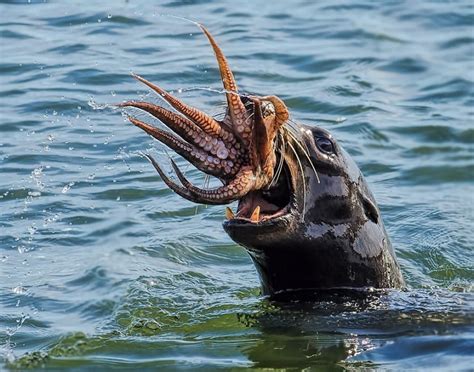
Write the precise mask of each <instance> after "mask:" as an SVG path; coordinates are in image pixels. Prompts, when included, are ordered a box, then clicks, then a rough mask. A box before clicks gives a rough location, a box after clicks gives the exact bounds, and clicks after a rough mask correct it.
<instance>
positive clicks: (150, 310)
mask: <svg viewBox="0 0 474 372" xmlns="http://www.w3.org/2000/svg"><path fill="white" fill-rule="evenodd" d="M182 17H184V18H190V19H193V20H195V21H199V22H202V23H203V24H205V25H206V26H207V27H208V29H209V30H210V31H211V32H212V33H213V35H214V36H215V38H216V39H217V41H218V42H219V44H220V45H221V47H222V49H223V50H224V53H225V54H226V55H227V57H228V59H229V62H230V64H231V67H232V69H233V70H234V73H235V75H236V78H237V81H238V83H239V86H240V88H241V90H243V91H245V92H250V93H257V94H262V95H264V94H265V95H266V94H275V95H278V96H280V97H281V98H283V99H284V100H285V102H286V103H287V105H288V107H289V108H290V110H291V114H292V117H293V119H294V120H295V121H298V122H302V123H306V124H311V125H320V126H323V127H324V128H326V129H329V130H330V131H331V132H332V133H333V134H334V135H335V136H336V138H338V139H339V141H341V142H342V143H343V145H344V147H345V148H346V150H348V152H350V153H351V155H352V156H353V157H354V159H355V160H356V162H357V163H358V164H359V166H360V167H361V169H362V170H363V172H364V174H365V175H366V177H367V179H368V181H369V183H370V186H371V188H372V191H373V192H374V194H375V195H376V198H377V200H378V203H379V205H380V207H381V210H382V214H383V218H384V221H385V224H386V227H387V229H388V231H389V234H390V237H391V240H392V243H393V245H394V248H395V250H396V253H397V255H398V258H399V261H400V264H401V266H402V269H403V273H404V276H405V279H406V281H407V285H408V288H407V290H406V291H387V292H386V293H380V294H378V293H377V294H374V296H373V297H371V298H367V299H365V300H361V301H355V300H353V299H349V298H344V297H334V298H332V297H329V298H328V299H327V300H324V301H319V302H313V303H292V304H279V303H274V302H271V301H269V300H268V299H267V298H265V297H263V296H262V295H261V294H260V291H259V282H258V277H257V274H256V271H255V269H254V267H253V265H252V263H251V261H250V259H249V257H248V256H247V254H246V253H245V251H244V250H243V249H242V248H240V247H239V246H237V245H236V244H234V243H233V242H232V241H231V240H230V239H229V237H228V236H227V235H226V234H225V232H224V231H223V229H222V227H221V222H222V220H223V219H224V210H223V209H224V208H223V207H204V206H196V205H193V204H191V203H189V202H187V201H185V200H183V199H181V198H180V197H178V196H177V195H175V194H173V193H172V192H171V191H170V190H168V189H167V187H166V186H165V185H164V184H163V182H161V180H160V179H159V177H158V176H157V174H156V173H155V172H154V170H153V168H152V167H151V166H150V164H149V163H148V162H147V161H146V160H145V159H144V158H143V156H142V153H143V152H149V153H151V154H154V155H155V156H156V157H157V158H158V159H159V160H160V161H161V162H162V163H165V164H167V163H168V162H167V154H166V152H165V151H164V148H163V147H162V146H161V145H159V144H158V143H157V142H156V141H153V140H152V139H151V138H149V137H148V136H146V135H145V134H144V133H143V132H141V131H139V130H138V129H137V128H135V127H133V126H132V125H130V124H129V123H127V121H126V120H125V118H124V117H123V115H122V113H121V112H120V110H117V109H114V108H113V107H111V106H109V105H108V104H112V103H116V102H121V101H124V100H127V99H138V98H143V99H146V100H149V101H150V102H155V103H159V102H160V100H159V98H158V97H157V96H156V95H154V94H152V93H150V92H149V90H147V89H145V88H146V87H144V86H143V85H140V84H139V83H138V82H137V81H135V80H134V79H133V78H132V77H131V76H130V73H131V72H135V73H138V74H141V75H142V76H144V77H146V78H147V79H149V80H151V81H154V82H156V83H159V84H160V85H161V86H162V87H164V88H166V89H168V90H170V91H172V92H174V93H175V94H176V95H177V96H178V97H180V98H182V99H183V100H185V101H186V102H188V103H190V104H192V105H194V106H197V107H199V108H201V109H203V110H205V111H207V112H208V113H211V114H219V113H221V112H222V110H223V106H222V104H223V103H224V98H223V95H222V94H221V93H220V92H219V90H220V89H221V86H220V78H219V74H218V70H217V65H216V62H215V60H214V56H213V53H212V50H211V48H210V47H209V45H208V43H207V40H206V38H205V37H204V36H203V34H202V33H201V32H200V31H199V29H198V28H197V27H196V26H195V25H194V24H193V23H192V22H188V21H186V20H184V19H183V18H182ZM473 81H474V9H473V3H472V1H469V0H467V1H451V2H447V1H408V0H405V1H383V2H378V1H368V0H365V1H358V2H352V1H342V0H341V1H339V0H337V1H309V0H302V1H292V2H290V1H281V2H277V1H263V0H262V1H240V2H234V1H230V0H227V1H190V0H176V1H168V0H165V1H162V2H148V1H132V0H131V1H111V0H109V1H102V2H100V3H99V2H92V1H91V2H89V1H67V2H66V1H63V2H60V1H28V2H27V1H13V0H12V1H0V119H1V120H0V208H1V211H0V370H1V369H5V370H17V369H20V370H23V369H26V368H32V369H35V368H36V369H41V368H44V369H47V370H63V369H66V368H70V369H73V370H78V371H80V370H99V369H110V368H112V367H117V368H122V369H135V370H138V369H139V368H140V369H141V370H147V369H148V370H157V369H159V370H166V369H168V370H176V369H201V370H206V371H208V370H215V369H225V370H231V369H232V370H236V369H239V368H253V369H254V370H262V371H263V370H268V369H269V368H280V369H285V368H289V369H291V368H294V369H295V370H301V369H303V368H309V370H324V371H327V370H357V369H358V368H365V369H366V370H371V369H374V370H377V369H384V370H385V369H389V370H390V369H396V370H401V369H420V370H469V369H471V368H472V366H473V363H474V358H473V351H474V326H473V320H474V307H473V306H474V296H473V283H474V274H473V272H474V271H473V261H474V259H473V247H474V238H473V234H472V231H473V217H474V216H473V195H474V187H473V176H474V167H473V164H474V161H473V144H474V125H473V124H474V122H473V106H474V104H473V103H474V99H473V97H474V94H473ZM143 117H144V118H145V116H143ZM146 119H147V120H148V121H150V119H149V118H148V117H146ZM181 164H184V162H182V163H181ZM187 175H188V176H189V177H190V178H191V179H192V180H193V181H194V182H196V183H197V184H202V183H203V182H204V178H203V176H202V175H201V174H199V172H197V171H196V170H193V169H192V168H191V167H189V168H188V169H187Z"/></svg>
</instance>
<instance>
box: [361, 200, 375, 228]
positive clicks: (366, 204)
mask: <svg viewBox="0 0 474 372" xmlns="http://www.w3.org/2000/svg"><path fill="white" fill-rule="evenodd" d="M360 198H361V201H362V207H363V208H364V212H365V216H366V217H367V218H368V219H369V220H371V221H372V222H373V223H378V222H379V210H378V209H377V207H376V206H375V204H374V203H373V202H372V201H371V200H370V199H369V198H368V197H367V196H365V195H363V194H360Z"/></svg>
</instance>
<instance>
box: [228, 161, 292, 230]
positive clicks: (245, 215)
mask: <svg viewBox="0 0 474 372" xmlns="http://www.w3.org/2000/svg"><path fill="white" fill-rule="evenodd" d="M275 171H276V170H275ZM279 173H280V174H279V177H278V178H277V179H276V181H274V182H273V183H272V184H271V185H270V186H269V187H268V188H266V189H262V190H255V191H251V192H249V193H248V194H246V195H245V196H244V197H242V198H241V199H239V202H238V207H237V211H236V213H235V214H234V213H233V212H232V211H231V210H230V208H227V210H226V217H227V221H225V222H224V228H229V227H237V226H245V225H250V226H255V227H256V226H262V225H268V224H272V223H273V222H275V220H277V219H280V218H282V217H284V216H286V215H288V214H289V213H290V212H291V209H292V206H293V204H294V201H295V193H294V190H293V187H292V182H291V180H292V175H291V172H290V170H289V168H288V166H287V165H286V163H285V162H283V167H282V169H281V172H279Z"/></svg>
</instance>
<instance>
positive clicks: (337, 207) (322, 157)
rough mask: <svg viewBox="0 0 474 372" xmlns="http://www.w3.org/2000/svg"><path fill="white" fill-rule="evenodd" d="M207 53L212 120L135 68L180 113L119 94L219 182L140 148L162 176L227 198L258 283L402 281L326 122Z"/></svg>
mask: <svg viewBox="0 0 474 372" xmlns="http://www.w3.org/2000/svg"><path fill="white" fill-rule="evenodd" d="M200 27H201V29H202V30H203V31H204V33H205V34H206V36H207V37H208V39H209V41H210V43H211V45H212V47H213V49H214V52H215V54H216V57H217V60H218V63H219V68H220V71H221V77H222V81H223V83H224V88H225V92H226V98H227V104H228V109H227V113H226V115H225V118H224V119H223V120H221V121H219V120H216V119H215V118H213V117H210V116H208V115H206V114H205V113H203V112H201V111H199V110H197V109H195V108H192V107H190V106H188V105H186V104H184V103H183V102H181V101H180V100H178V99H177V98H175V97H173V96H172V95H170V94H169V93H167V92H166V91H164V90H163V89H161V88H160V87H158V86H156V85H154V84H152V83H150V82H148V81H147V80H145V79H144V78H142V77H139V76H136V75H135V77H136V78H137V79H138V80H139V81H141V82H143V83H145V84H146V85H148V86H149V87H151V88H152V89H153V90H155V91H156V92H157V93H158V94H159V95H160V96H162V97H163V98H164V99H165V100H166V101H167V102H168V103H169V104H170V105H171V106H172V107H173V108H174V109H176V110H177V111H179V112H180V113H181V114H182V115H180V114H177V113H174V112H172V111H169V110H167V109H164V108H162V107H160V106H156V105H153V104H150V103H147V102H137V101H128V102H125V103H122V104H120V106H121V107H135V108H138V109H141V110H144V111H147V112H148V113H150V114H152V115H153V116H155V117H156V118H158V119H159V120H161V121H162V122H163V123H164V124H165V125H166V126H168V127H169V128H170V129H171V130H173V131H174V132H175V133H176V134H178V135H179V137H181V138H179V137H176V136H175V135H173V134H172V133H170V132H167V131H164V130H161V129H159V128H156V127H153V126H151V125H149V124H147V123H144V122H142V121H140V120H138V119H136V118H133V117H130V121H131V122H132V123H133V124H134V125H136V126H138V127H140V128H141V129H143V130H145V131H146V132H147V133H149V134H151V135H152V136H153V137H155V138H156V139H158V140H159V141H161V142H163V143H164V144H165V145H167V146H168V147H170V148H171V149H173V150H175V151H176V152H177V153H178V154H180V155H181V156H183V157H184V158H186V159H187V160H188V161H190V162H191V163H192V164H193V165H195V166H196V167H197V168H198V169H200V170H201V171H203V172H205V173H207V174H210V175H213V176H216V177H218V178H219V179H220V180H221V181H222V182H223V186H222V187H219V188H217V189H200V188H198V187H196V186H194V185H193V184H191V183H190V182H189V181H188V180H187V179H186V178H185V176H184V175H183V173H182V172H181V171H180V170H179V168H178V167H177V166H176V164H175V163H174V162H172V166H173V168H174V170H175V172H176V175H177V177H178V179H179V181H180V182H181V185H180V184H177V183H175V182H174V181H172V180H171V179H170V178H169V177H168V176H166V174H165V173H164V172H163V170H162V169H161V167H160V166H159V165H158V164H157V163H156V161H155V160H154V159H153V158H152V157H151V156H148V158H149V160H150V161H151V162H152V164H153V165H154V167H155V168H156V170H157V171H158V173H159V174H160V176H161V178H162V179H163V181H164V182H165V183H166V184H167V185H168V186H169V187H170V188H171V189H172V190H174V191H175V192H176V193H178V194H179V195H181V196H182V197H184V198H186V199H188V200H191V201H193V202H197V203H204V204H228V203H230V202H233V201H236V200H238V208H237V211H236V212H235V213H234V212H233V211H232V210H231V209H230V208H227V209H226V216H227V221H226V222H224V229H225V230H226V232H227V233H228V234H229V235H230V237H231V238H232V239H233V240H234V241H236V242H237V243H239V244H241V245H243V246H244V247H245V248H246V249H247V250H248V252H249V254H250V256H251V257H252V259H253V261H254V262H255V264H256V267H257V270H258V272H259V274H260V278H261V282H262V287H263V290H264V293H267V294H275V293H278V292H281V291H288V290H298V289H305V290H307V289H322V288H335V287H368V286H373V287H379V288H382V287H398V286H401V285H402V283H403V280H402V277H401V274H400V270H399V268H398V265H397V263H396V260H395V256H394V253H393V250H392V248H391V246H390V242H389V240H388V237H387V235H386V232H385V229H384V226H383V223H382V219H381V217H380V213H379V210H378V208H377V206H376V203H375V200H374V198H373V196H372V194H371V193H370V191H369V189H368V187H367V184H366V182H365V180H364V178H363V176H362V174H361V173H360V171H359V169H358V168H357V166H356V165H355V163H354V162H353V161H352V160H351V158H350V157H349V155H348V154H347V153H346V152H344V150H343V149H342V147H341V146H340V145H339V144H338V143H337V141H336V140H335V139H334V138H333V137H332V136H331V134H330V133H329V132H327V131H326V130H324V129H322V128H319V127H309V126H302V125H298V124H295V123H293V122H291V121H290V120H289V113H288V110H287V108H286V106H285V104H284V103H283V101H282V100H281V99H279V98H278V97H275V96H243V95H240V94H239V93H238V90H237V84H236V83H235V80H234V77H233V74H232V72H231V70H230V68H229V66H228V64H227V61H226V59H225V57H224V55H223V53H222V51H221V50H220V48H219V47H218V46H217V44H216V42H215V40H214V39H213V37H212V36H211V35H210V33H209V32H208V31H207V30H206V29H205V28H204V27H202V26H200Z"/></svg>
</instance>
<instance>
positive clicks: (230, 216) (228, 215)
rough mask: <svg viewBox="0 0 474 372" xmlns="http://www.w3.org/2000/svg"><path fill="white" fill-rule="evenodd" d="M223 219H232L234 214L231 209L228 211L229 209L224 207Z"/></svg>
mask: <svg viewBox="0 0 474 372" xmlns="http://www.w3.org/2000/svg"><path fill="white" fill-rule="evenodd" d="M225 218H227V219H228V220H231V219H233V218H234V212H232V209H230V208H229V207H225Z"/></svg>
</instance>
